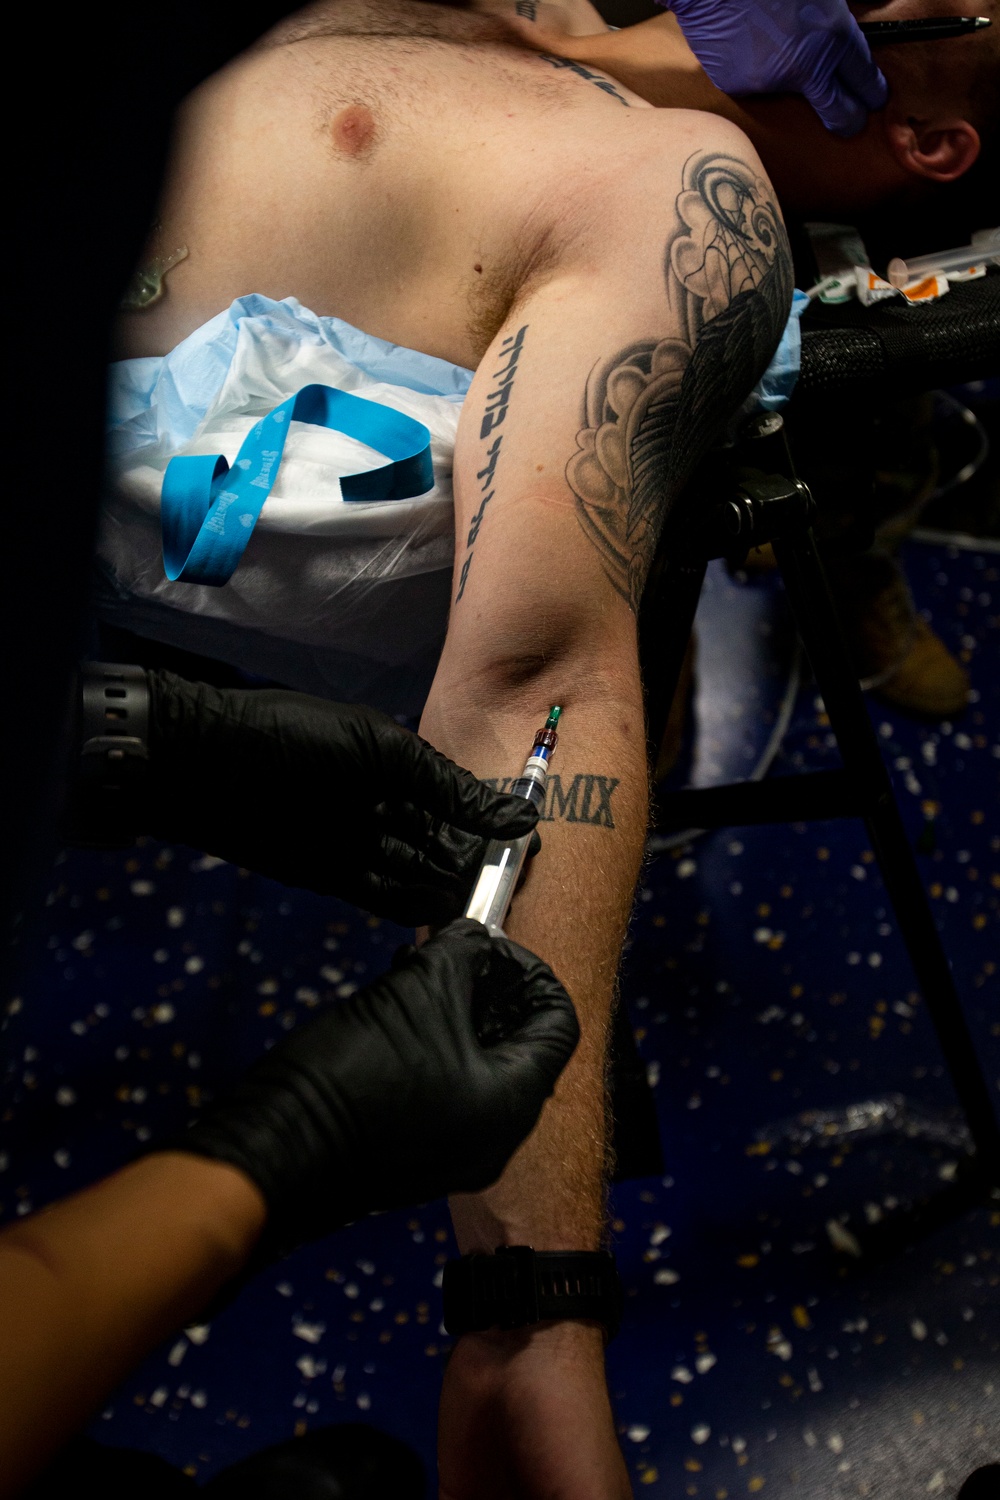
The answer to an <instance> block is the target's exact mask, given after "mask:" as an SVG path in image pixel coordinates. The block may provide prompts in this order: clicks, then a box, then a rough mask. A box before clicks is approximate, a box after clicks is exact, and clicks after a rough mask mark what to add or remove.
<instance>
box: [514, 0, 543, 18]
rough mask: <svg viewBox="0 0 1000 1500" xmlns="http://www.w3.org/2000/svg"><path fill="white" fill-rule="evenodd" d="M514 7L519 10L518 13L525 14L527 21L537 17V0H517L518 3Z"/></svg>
mask: <svg viewBox="0 0 1000 1500" xmlns="http://www.w3.org/2000/svg"><path fill="white" fill-rule="evenodd" d="M514 9H515V10H516V11H517V13H518V15H519V16H523V18H524V19H525V20H526V21H534V20H536V19H537V16H538V3H537V0H517V4H516V5H515V7H514Z"/></svg>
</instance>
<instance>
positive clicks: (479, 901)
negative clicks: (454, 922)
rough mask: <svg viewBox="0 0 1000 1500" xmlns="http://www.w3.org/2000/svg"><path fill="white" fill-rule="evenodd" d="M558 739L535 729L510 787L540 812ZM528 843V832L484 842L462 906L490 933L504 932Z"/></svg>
mask: <svg viewBox="0 0 1000 1500" xmlns="http://www.w3.org/2000/svg"><path fill="white" fill-rule="evenodd" d="M557 739H558V736H557V735H556V732H555V730H554V729H540V730H539V731H538V733H537V734H536V735H535V743H534V744H533V745H532V747H531V754H530V755H529V756H528V759H527V761H526V762H525V765H524V770H523V771H522V772H521V774H520V776H519V777H518V778H517V780H516V781H515V782H514V783H513V785H512V786H511V787H510V789H509V794H510V796H512V797H524V798H525V800H526V801H528V802H533V803H534V805H535V806H536V807H537V808H538V811H539V812H542V810H543V809H544V807H545V780H546V777H547V775H548V768H549V756H550V755H551V754H552V752H553V750H554V749H555V747H556V741H557ZM530 843H531V834H530V833H529V834H526V835H525V836H524V837H523V838H519V839H511V840H509V841H507V842H503V841H501V840H500V839H490V841H489V843H488V844H487V845H486V853H485V854H484V855H483V862H482V864H481V865H480V866H479V874H478V875H477V876H476V884H475V886H474V887H473V891H472V895H471V897H470V898H469V903H468V905H467V906H466V908H465V915H466V916H467V917H472V918H473V919H474V920H475V921H477V922H482V923H484V924H485V926H486V927H488V928H489V931H490V933H491V935H493V936H496V935H497V934H499V933H502V932H503V923H504V919H505V917H506V916H507V911H508V908H509V907H510V903H511V901H512V900H513V899H514V892H515V890H516V889H517V882H518V880H519V879H520V876H521V871H522V869H523V868H524V861H525V859H526V857H527V854H528V845H529V844H530Z"/></svg>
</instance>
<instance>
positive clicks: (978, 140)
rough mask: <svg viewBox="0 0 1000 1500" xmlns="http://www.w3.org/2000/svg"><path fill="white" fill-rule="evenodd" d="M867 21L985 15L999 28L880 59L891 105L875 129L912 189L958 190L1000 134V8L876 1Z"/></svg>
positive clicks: (890, 51) (866, 11)
mask: <svg viewBox="0 0 1000 1500" xmlns="http://www.w3.org/2000/svg"><path fill="white" fill-rule="evenodd" d="M851 8H852V10H853V11H854V13H855V15H856V16H857V18H858V20H860V21H902V20H909V19H911V18H916V17H920V16H944V15H956V16H963V15H984V16H988V17H989V18H990V19H991V20H992V21H993V25H992V26H990V27H988V28H987V29H985V30H982V31H977V32H973V33H971V34H969V35H967V36H961V37H951V38H948V39H946V40H942V41H925V42H902V43H899V44H896V45H890V46H882V47H879V48H878V49H877V51H876V53H875V57H876V61H877V62H878V64H879V66H880V67H881V69H882V71H883V73H884V74H885V76H886V79H887V81H888V84H889V100H888V103H887V105H886V107H885V109H884V111H882V112H881V114H880V116H878V117H876V120H875V121H874V122H873V123H874V124H876V125H877V126H880V128H881V131H882V133H883V134H884V140H885V146H886V148H887V150H888V152H889V154H890V156H891V158H892V160H893V162H894V163H895V166H896V168H897V169H898V171H899V173H900V174H901V178H902V180H903V181H904V182H905V181H906V180H907V179H909V180H910V181H911V182H919V181H921V180H923V181H924V182H936V183H945V182H954V181H957V179H958V178H960V177H962V176H964V174H965V173H966V172H968V171H969V169H970V168H971V167H972V165H973V164H974V162H975V161H976V160H977V158H978V157H979V156H980V154H981V153H982V152H983V151H984V149H985V150H986V151H987V152H989V153H990V154H992V149H993V147H994V145H995V142H996V139H997V136H998V134H1000V0H887V3H886V0H876V3H874V4H858V3H854V0H852V7H851Z"/></svg>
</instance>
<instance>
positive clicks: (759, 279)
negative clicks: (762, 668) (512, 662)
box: [566, 153, 792, 610]
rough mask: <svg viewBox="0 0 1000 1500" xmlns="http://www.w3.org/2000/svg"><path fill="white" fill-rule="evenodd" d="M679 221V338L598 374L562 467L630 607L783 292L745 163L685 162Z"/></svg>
mask: <svg viewBox="0 0 1000 1500" xmlns="http://www.w3.org/2000/svg"><path fill="white" fill-rule="evenodd" d="M676 213H677V219H676V229H675V231H674V232H673V233H672V234H671V235H670V236H669V237H668V240H667V244H666V245H665V247H664V274H665V278H666V284H667V294H668V297H669V300H670V302H671V305H672V307H673V309H674V312H675V315H676V320H677V324H678V325H679V330H680V336H679V337H672V338H666V339H661V340H658V341H657V340H649V341H646V342H637V343H634V344H630V345H629V346H628V347H626V348H624V349H620V350H618V352H617V353H615V354H613V355H610V356H609V357H608V359H607V360H605V361H603V362H602V363H601V364H599V365H598V366H597V367H595V369H594V370H593V371H592V372H591V375H590V378H589V380H588V382H587V390H586V396H585V401H584V413H583V417H584V420H583V425H582V427H581V429H580V431H579V433H578V434H577V451H576V453H575V454H574V455H573V457H572V458H571V459H570V461H569V464H568V465H567V469H566V477H567V480H568V483H569V485H570V488H571V489H572V490H573V493H574V494H575V496H576V500H577V515H578V518H579V521H580V525H581V526H582V527H583V529H584V531H585V533H586V534H587V536H588V537H589V539H590V540H591V541H592V542H593V544H594V546H595V547H596V548H597V549H598V551H599V552H600V554H601V559H602V562H603V564H604V568H605V571H606V573H607V575H608V577H609V579H610V581H611V583H612V584H613V585H614V587H615V589H616V590H617V591H618V592H619V593H620V594H621V595H622V596H623V597H624V598H625V599H627V600H628V602H629V603H630V605H631V606H632V608H633V609H634V610H638V607H639V601H640V599H641V596H642V589H643V586H644V584H645V579H646V574H647V572H648V570H649V565H650V563H651V561H652V558H653V554H654V552H655V550H656V543H657V539H658V537H659V534H660V530H661V528H662V525H663V520H664V517H665V515H666V513H667V511H668V509H669V507H670V505H671V503H672V502H673V500H674V499H675V497H676V495H677V494H678V492H679V491H680V490H681V488H682V487H683V485H684V484H685V482H686V481H687V479H688V478H689V477H690V475H691V473H692V472H693V470H694V468H695V465H696V464H697V463H698V461H699V460H700V459H701V458H702V457H703V456H704V454H705V453H706V452H707V451H708V449H709V448H710V447H711V445H712V444H713V443H714V442H716V441H718V439H719V437H720V435H721V433H722V431H723V429H724V427H725V424H726V423H727V422H728V420H729V419H730V418H731V416H732V415H733V413H734V412H735V411H736V410H737V409H738V407H739V406H740V405H741V404H742V402H743V401H744V400H745V399H746V397H747V395H748V394H749V393H750V391H751V390H752V389H753V386H754V385H755V384H756V382H757V380H758V379H759V378H760V376H761V374H762V373H763V371H764V369H765V368H766V367H767V364H768V362H769V360H770V359H771V356H772V355H773V353H774V350H775V348H776V347H777V344H778V341H779V339H780V337H781V333H782V330H783V329H784V326H785V322H786V320H787V317H788V309H789V305H790V302H791V294H792V266H791V256H790V253H789V249H788V240H787V237H786V235H785V230H784V226H783V224H782V221H781V215H780V213H779V210H778V206H777V202H776V200H775V197H774V193H773V190H772V188H771V186H770V184H769V183H768V182H767V181H766V179H764V178H762V177H760V176H758V175H757V173H756V172H754V170H753V169H752V168H751V167H750V166H749V165H748V164H747V163H746V162H744V161H741V160H740V159H739V158H738V157H735V156H728V155H720V154H718V153H707V154H699V155H697V156H693V157H691V158H690V159H689V160H688V162H687V163H686V165H685V168H684V175H683V187H682V190H681V192H680V194H679V195H678V197H677V200H676Z"/></svg>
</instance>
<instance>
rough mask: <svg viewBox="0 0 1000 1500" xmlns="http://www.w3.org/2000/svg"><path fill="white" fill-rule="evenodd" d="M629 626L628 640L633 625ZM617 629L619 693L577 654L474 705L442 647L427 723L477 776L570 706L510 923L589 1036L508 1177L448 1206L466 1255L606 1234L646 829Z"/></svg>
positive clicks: (637, 739)
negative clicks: (554, 978) (628, 956)
mask: <svg viewBox="0 0 1000 1500" xmlns="http://www.w3.org/2000/svg"><path fill="white" fill-rule="evenodd" d="M620 614H621V616H622V617H623V618H624V616H625V611H624V610H622V611H620ZM620 633H621V634H622V635H623V636H625V637H627V636H628V635H629V634H631V622H630V620H627V619H626V620H625V627H624V629H623V630H622V631H621V632H620ZM610 635H611V641H610V642H609V643H608V644H607V646H605V647H604V648H603V649H609V648H610V650H609V655H611V654H614V656H615V662H614V666H615V681H614V686H613V688H612V689H610V690H609V689H608V688H607V687H606V686H605V687H601V686H600V685H599V684H597V683H595V682H594V679H593V663H592V660H591V661H588V660H586V659H585V657H584V655H583V654H582V653H581V654H580V655H579V656H576V657H574V654H573V653H571V654H570V655H569V656H568V657H567V658H566V659H565V660H564V661H563V662H562V663H561V664H560V665H559V666H558V667H552V668H550V669H546V670H545V671H544V672H542V673H540V674H535V675H534V677H533V680H532V681H531V683H530V685H529V686H528V687H527V688H525V687H524V686H520V687H514V686H511V687H509V688H508V690H507V692H506V693H505V694H504V693H503V691H502V690H501V691H500V692H499V693H496V692H491V693H489V694H484V702H483V704H482V706H481V708H479V710H478V711H470V709H471V708H472V707H473V705H472V704H470V701H469V699H470V689H469V686H468V683H467V682H466V684H465V686H464V687H462V688H458V685H457V683H456V684H455V686H456V689H457V691H452V689H451V686H450V683H449V673H448V661H447V655H446V659H445V661H444V662H443V663H442V666H443V669H444V670H443V671H442V673H439V678H438V682H437V683H436V684H435V689H434V692H433V693H432V696H431V700H430V702H429V703H428V707H427V711H426V714H425V719H424V723H423V725H422V726H421V728H422V732H423V733H424V734H426V735H427V736H428V737H429V738H431V739H432V740H433V742H434V743H435V744H437V745H438V747H439V748H442V749H444V750H445V751H446V753H448V754H451V755H454V756H457V757H459V758H460V759H461V760H462V761H463V762H464V763H465V764H467V765H470V766H471V767H472V768H473V769H474V770H476V771H477V772H478V774H480V775H482V776H484V777H511V776H512V775H516V774H517V772H518V771H519V770H520V766H521V764H522V763H523V760H524V756H525V754H526V751H527V747H529V746H530V744H531V739H532V736H533V733H534V731H535V730H536V729H537V728H538V726H539V725H540V724H541V723H542V722H543V720H544V717H545V714H546V712H547V710H548V708H549V706H550V704H551V703H556V702H558V703H560V704H561V705H562V707H563V717H562V722H561V727H560V738H559V746H558V749H557V750H556V753H555V757H554V760H553V770H552V774H551V776H550V781H549V789H548V797H547V803H546V810H545V814H544V815H543V819H542V821H541V823H540V824H539V830H540V833H541V837H542V851H541V853H540V854H539V855H538V856H537V858H536V859H535V860H534V862H533V864H532V867H531V869H530V871H529V873H528V877H527V879H526V881H525V883H524V885H523V887H522V889H521V891H520V893H519V894H518V896H517V897H516V898H515V901H514V904H513V907H512V910H511V915H510V918H509V919H508V922H507V924H506V930H507V932H508V933H509V934H510V936H511V937H512V938H514V939H515V940H516V941H517V942H519V943H522V944H523V945H524V946H525V947H526V948H529V949H531V950H532V951H533V952H536V953H538V954H540V955H541V956H542V957H544V958H545V959H546V960H547V962H548V963H550V964H551V965H552V967H553V969H554V970H555V972H556V973H557V974H558V975H559V977H560V979H561V980H562V981H563V983H564V984H565V985H566V987H567V989H568V990H569V992H570V994H571V995H572V997H573V1000H574V1003H575V1005H576V1008H577V1013H578V1016H579V1020H580V1027H581V1040H580V1044H579V1046H578V1048H577V1051H576V1053H575V1055H574V1057H573V1058H572V1060H571V1062H570V1064H569V1065H568V1067H567V1068H566V1070H565V1072H564V1073H563V1075H562V1077H561V1078H560V1080H559V1084H558V1086H557V1089H556V1093H555V1096H554V1098H553V1099H551V1100H550V1101H549V1103H548V1104H547V1105H546V1107H545V1110H544V1112H543V1115H542V1118H541V1120H540V1122H539V1125H538V1127H537V1128H536V1130H535V1131H534V1132H533V1134H532V1135H531V1137H530V1138H529V1140H528V1141H527V1142H526V1143H525V1144H524V1145H523V1146H522V1147H521V1149H520V1150H519V1151H518V1152H517V1154H516V1155H515V1157H514V1158H513V1160H512V1161H511V1163H510V1164H509V1166H508V1168H507V1170H506V1172H505V1173H504V1175H503V1177H502V1178H501V1179H500V1182H499V1183H497V1184H496V1185H495V1186H494V1187H493V1188H491V1189H489V1190H488V1191H487V1192H486V1193H482V1194H478V1195H475V1196H463V1197H458V1198H455V1199H453V1200H452V1212H453V1217H454V1221H455V1228H456V1233H457V1235H458V1239H459V1243H460V1246H461V1248H462V1250H463V1251H469V1250H487V1251H489V1250H493V1249H495V1248H496V1246H497V1245H500V1244H531V1245H534V1247H535V1248H536V1249H544V1250H558V1249H566V1250H570V1249H572V1250H583V1249H592V1248H597V1246H598V1245H599V1244H600V1242H601V1239H602V1235H603V1228H604V1187H605V1171H604V1169H605V1162H606V1154H607V1153H606V1139H605V1134H606V1124H605V1085H604V1075H605V1066H606V1047H607V1036H608V1023H609V1018H610V1014H611V1007H612V1004H613V1000H614V993H615V980H616V972H617V966H618V958H619V954H620V951H621V945H622V941H623V939H624V935H625V926H626V923H627V920H628V914H629V910H630V908H631V902H632V895H633V892H634V889H635V884H636V879H637V877H638V871H639V863H640V860H641V857H642V848H643V838H644V833H645V823H646V767H645V759H644V749H643V746H644V737H643V729H642V703H641V696H640V691H639V682H638V672H637V668H636V665H635V645H634V637H633V640H632V641H631V642H629V640H628V639H627V638H626V639H624V640H622V642H621V644H620V649H619V650H617V652H616V651H615V647H616V644H617V643H616V642H615V640H614V636H615V632H614V631H613V630H612V631H611V632H610ZM588 677H589V678H590V685H588ZM471 691H472V693H473V695H476V690H475V689H474V688H473V689H472V690H471ZM486 700H489V701H486Z"/></svg>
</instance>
